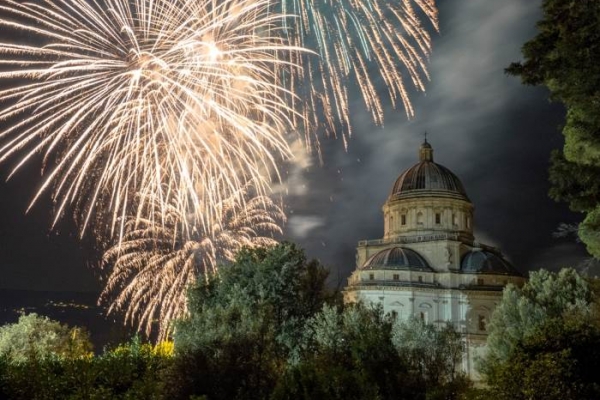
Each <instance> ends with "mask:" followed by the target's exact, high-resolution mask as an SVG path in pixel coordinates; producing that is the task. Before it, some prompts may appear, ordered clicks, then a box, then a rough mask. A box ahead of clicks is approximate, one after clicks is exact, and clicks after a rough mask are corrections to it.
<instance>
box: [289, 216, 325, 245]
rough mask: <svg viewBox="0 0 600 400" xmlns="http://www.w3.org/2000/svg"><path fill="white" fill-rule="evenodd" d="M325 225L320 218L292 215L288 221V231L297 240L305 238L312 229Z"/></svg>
mask: <svg viewBox="0 0 600 400" xmlns="http://www.w3.org/2000/svg"><path fill="white" fill-rule="evenodd" d="M324 224H325V220H324V218H322V217H318V216H314V215H293V216H291V217H290V218H289V219H288V224H287V225H288V229H289V230H290V231H291V234H292V235H293V236H294V237H295V238H297V239H300V240H302V239H304V238H306V237H307V236H308V235H309V234H310V233H311V232H312V231H313V230H314V229H316V228H319V227H321V226H323V225H324Z"/></svg>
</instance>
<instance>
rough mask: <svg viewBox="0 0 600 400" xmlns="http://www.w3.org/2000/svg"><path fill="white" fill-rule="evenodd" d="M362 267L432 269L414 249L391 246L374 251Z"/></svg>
mask: <svg viewBox="0 0 600 400" xmlns="http://www.w3.org/2000/svg"><path fill="white" fill-rule="evenodd" d="M362 269H413V270H420V271H432V269H431V268H430V267H429V265H428V264H427V261H425V259H424V258H423V257H421V256H420V255H419V253H417V252H416V251H414V250H411V249H406V248H404V247H392V248H389V249H385V250H382V251H380V252H379V253H376V254H375V255H373V256H372V257H371V258H369V259H368V260H367V262H365V264H364V265H363V267H362Z"/></svg>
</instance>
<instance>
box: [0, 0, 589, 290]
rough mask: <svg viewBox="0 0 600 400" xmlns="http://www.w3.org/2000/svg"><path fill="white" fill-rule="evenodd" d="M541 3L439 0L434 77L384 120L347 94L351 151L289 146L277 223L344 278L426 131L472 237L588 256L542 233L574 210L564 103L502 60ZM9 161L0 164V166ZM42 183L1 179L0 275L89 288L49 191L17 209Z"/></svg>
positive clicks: (22, 283)
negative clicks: (562, 198)
mask: <svg viewBox="0 0 600 400" xmlns="http://www.w3.org/2000/svg"><path fill="white" fill-rule="evenodd" d="M540 3H541V1H537V0H536V1H534V0H502V1H490V0H468V1H465V0H440V1H439V10H440V23H441V33H440V34H439V35H438V34H434V37H435V41H434V50H433V55H432V57H431V64H430V73H431V82H430V83H429V84H428V85H427V92H426V93H425V94H415V95H414V96H413V101H414V106H415V111H416V113H417V116H416V117H415V118H414V119H412V120H410V121H407V119H406V116H405V114H404V112H403V111H402V110H398V111H397V110H392V109H388V110H387V111H388V112H387V115H386V122H385V127H383V128H382V127H378V126H374V125H373V124H372V123H371V122H370V118H369V115H368V114H367V113H366V112H364V111H363V107H362V104H361V103H360V101H358V100H357V101H356V102H355V103H354V104H353V105H352V114H353V115H355V118H354V135H353V137H352V139H351V140H350V143H349V149H348V151H347V152H346V151H345V150H344V148H343V144H342V142H341V141H340V140H337V141H336V140H333V139H324V140H323V143H322V146H323V155H324V161H325V165H323V166H321V165H319V163H318V162H317V161H316V160H315V159H314V157H313V158H311V157H304V156H302V154H300V153H299V154H298V156H299V160H301V161H302V162H300V163H298V164H296V165H295V166H293V167H290V168H289V180H288V181H287V183H286V184H287V188H286V190H285V192H286V193H288V195H287V196H286V197H285V199H284V200H285V201H286V203H287V204H288V207H287V208H288V209H287V211H288V216H289V220H288V223H287V225H286V228H285V229H286V237H287V238H288V239H290V240H293V241H296V242H298V243H299V244H300V245H301V246H302V247H304V248H305V249H306V251H307V254H308V256H309V257H314V258H319V259H320V260H321V261H322V262H323V263H325V264H326V265H327V266H329V267H330V268H331V270H332V278H333V281H334V282H337V281H339V282H345V278H346V277H347V276H348V275H349V273H350V272H351V270H352V269H353V268H354V248H355V246H356V243H357V241H358V240H361V239H373V238H380V237H381V236H382V234H383V222H382V215H381V206H382V205H383V203H384V201H385V199H386V196H387V195H388V193H389V190H390V189H391V186H392V184H393V182H394V180H395V179H396V177H397V176H398V175H399V174H400V173H401V172H402V171H403V170H404V169H406V168H408V167H410V166H411V165H413V164H414V163H415V162H416V161H417V149H418V147H419V144H420V143H421V142H422V139H423V132H425V131H427V132H429V136H428V138H429V139H430V140H429V141H430V143H431V144H432V145H433V147H434V150H435V160H436V161H437V162H439V163H441V164H442V165H445V166H446V167H448V168H450V169H451V170H452V171H453V172H454V173H456V174H457V175H458V176H459V177H460V178H461V180H462V182H463V184H464V186H465V188H466V190H467V192H468V194H469V196H470V198H471V200H472V201H473V203H474V204H475V208H476V211H475V224H476V226H475V227H476V237H477V238H478V240H479V241H481V242H484V243H487V244H491V245H495V246H498V247H500V248H501V249H502V250H503V252H504V253H505V254H506V255H507V256H508V257H509V258H510V259H511V260H512V261H513V263H514V264H515V265H516V266H517V267H518V268H519V269H521V270H522V271H526V270H531V269H537V268H540V267H546V268H558V267H561V266H566V265H574V264H576V263H577V262H579V261H580V260H581V259H582V258H583V257H584V256H585V253H584V251H583V249H582V246H581V245H578V244H575V243H573V242H572V241H569V240H557V239H554V238H553V237H552V232H553V231H554V230H555V228H556V226H557V225H558V224H559V223H560V222H571V221H577V220H578V219H579V216H578V215H576V214H573V213H570V212H569V211H568V209H567V207H566V206H565V205H560V204H556V203H554V202H553V201H552V200H550V199H549V198H548V196H547V192H548V183H547V167H548V158H549V154H550V151H551V149H554V148H558V147H560V146H561V144H562V143H561V135H560V133H559V127H560V124H561V123H562V120H563V118H564V110H563V109H562V108H561V107H560V106H559V105H556V104H551V103H549V101H548V100H547V97H548V94H547V93H546V92H545V91H544V90H543V89H540V88H528V87H523V86H521V85H520V83H519V81H518V79H516V78H512V77H507V76H505V75H504V73H503V69H504V68H505V67H506V66H508V64H509V63H510V62H511V61H516V60H518V59H519V58H520V47H521V45H522V44H523V43H524V42H525V41H526V40H527V39H529V38H531V37H532V36H534V34H535V21H537V20H538V19H539V18H540V16H541V15H540V12H539V6H540ZM8 170H9V168H8V165H3V166H0V176H2V177H6V176H7V173H8ZM40 183H41V177H40V173H39V166H36V165H30V166H28V167H27V168H26V169H24V170H23V171H21V172H20V173H18V174H17V175H16V176H15V177H13V178H12V179H11V180H10V181H9V182H8V183H0V288H17V289H36V290H78V291H91V290H97V289H98V288H99V287H100V284H99V283H98V279H97V275H98V273H97V272H96V270H95V269H94V267H93V265H94V263H95V262H97V254H96V252H95V251H94V250H93V248H92V246H90V244H89V242H91V241H92V240H87V242H88V243H87V244H85V243H83V244H82V243H81V241H79V240H78V238H77V232H76V230H75V228H74V226H72V224H71V223H70V221H69V220H68V219H67V220H65V221H64V222H62V223H61V224H60V225H59V226H58V227H57V228H56V229H55V230H53V231H50V223H51V217H52V216H51V212H50V209H51V205H50V204H49V200H47V199H43V200H41V201H40V204H38V205H37V206H35V207H34V208H33V210H32V211H31V212H30V213H29V214H27V215H25V213H24V211H25V209H26V208H27V205H28V202H29V200H30V199H31V197H32V195H33V194H34V193H35V190H36V188H37V187H38V186H39V184H40ZM44 202H45V203H44ZM90 239H92V238H90Z"/></svg>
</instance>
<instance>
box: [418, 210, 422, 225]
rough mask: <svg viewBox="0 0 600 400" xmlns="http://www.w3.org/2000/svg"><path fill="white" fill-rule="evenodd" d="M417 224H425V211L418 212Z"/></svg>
mask: <svg viewBox="0 0 600 400" xmlns="http://www.w3.org/2000/svg"><path fill="white" fill-rule="evenodd" d="M417 225H423V213H422V212H418V213H417Z"/></svg>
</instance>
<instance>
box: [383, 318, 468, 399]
mask: <svg viewBox="0 0 600 400" xmlns="http://www.w3.org/2000/svg"><path fill="white" fill-rule="evenodd" d="M392 343H393V344H394V347H395V348H396V351H397V352H398V354H399V355H401V357H403V358H404V359H405V360H406V361H407V364H408V367H409V370H411V371H412V372H413V373H414V374H415V376H416V377H417V380H418V381H419V382H420V385H422V386H424V387H427V388H429V389H430V390H429V393H428V394H429V396H428V398H434V397H433V392H435V393H437V394H436V396H437V397H435V398H440V399H442V398H443V399H454V398H457V397H456V395H457V394H458V392H459V391H462V390H464V389H467V388H468V387H469V382H468V379H467V378H466V376H464V375H463V374H462V373H461V372H460V370H459V367H460V363H461V361H462V358H463V354H464V343H463V340H462V337H461V335H460V333H459V332H457V331H456V330H455V329H454V327H453V326H452V325H451V324H447V325H445V326H444V327H441V328H438V327H436V326H434V325H433V324H426V323H424V322H423V321H421V320H420V319H418V318H410V319H408V320H406V321H400V320H398V321H395V323H394V325H393V330H392Z"/></svg>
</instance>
